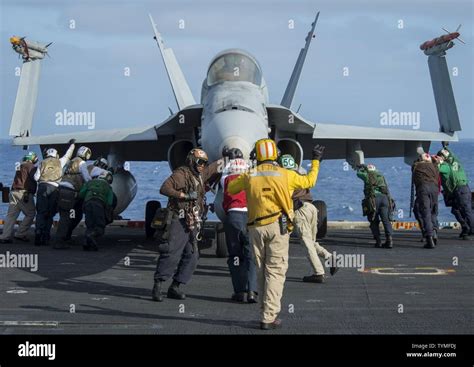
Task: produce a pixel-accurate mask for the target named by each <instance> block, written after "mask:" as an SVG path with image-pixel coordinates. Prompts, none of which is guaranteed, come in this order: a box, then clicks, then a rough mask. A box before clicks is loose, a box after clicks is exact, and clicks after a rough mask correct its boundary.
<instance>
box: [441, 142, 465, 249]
mask: <svg viewBox="0 0 474 367" xmlns="http://www.w3.org/2000/svg"><path fill="white" fill-rule="evenodd" d="M438 156H439V157H441V159H442V160H441V164H440V165H439V172H440V174H441V183H442V185H443V190H444V191H445V192H446V195H448V197H450V198H451V200H452V208H451V213H453V214H454V216H455V217H456V219H457V220H458V222H459V224H461V228H462V231H461V234H460V235H459V237H460V238H461V239H464V240H470V237H469V236H470V235H474V216H473V213H472V198H471V197H472V196H471V195H472V194H471V189H470V188H469V180H468V178H467V175H466V172H465V171H464V167H463V165H462V164H461V161H460V160H459V158H458V157H456V155H454V154H453V152H452V150H450V149H449V148H448V147H447V144H444V149H442V150H440V151H439V152H438Z"/></svg>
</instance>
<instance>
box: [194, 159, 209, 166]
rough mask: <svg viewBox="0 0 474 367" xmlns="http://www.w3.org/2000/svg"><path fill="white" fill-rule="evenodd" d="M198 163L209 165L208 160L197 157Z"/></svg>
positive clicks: (199, 164)
mask: <svg viewBox="0 0 474 367" xmlns="http://www.w3.org/2000/svg"><path fill="white" fill-rule="evenodd" d="M196 164H197V165H198V166H205V165H207V161H206V160H205V159H201V158H198V159H196Z"/></svg>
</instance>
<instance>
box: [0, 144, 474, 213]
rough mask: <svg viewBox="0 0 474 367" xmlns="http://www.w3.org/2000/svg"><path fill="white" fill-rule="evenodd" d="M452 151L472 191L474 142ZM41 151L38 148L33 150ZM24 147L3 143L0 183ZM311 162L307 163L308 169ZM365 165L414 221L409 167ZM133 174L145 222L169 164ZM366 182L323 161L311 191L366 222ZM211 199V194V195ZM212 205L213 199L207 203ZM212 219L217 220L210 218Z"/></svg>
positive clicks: (148, 165) (133, 208)
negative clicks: (379, 175) (382, 179)
mask: <svg viewBox="0 0 474 367" xmlns="http://www.w3.org/2000/svg"><path fill="white" fill-rule="evenodd" d="M440 148H441V145H440V144H438V143H434V144H433V145H432V148H431V152H432V153H435V152H437V151H438V150H439V149H440ZM450 148H452V149H453V151H454V152H455V154H456V155H457V156H458V157H459V158H460V159H461V162H462V163H463V164H464V168H465V170H466V172H467V174H468V178H469V180H470V187H471V189H472V188H474V185H473V179H474V161H473V158H474V154H473V153H474V140H463V141H461V142H458V143H452V144H451V145H450ZM32 150H34V151H37V152H38V151H39V150H38V148H37V147H36V148H32ZM23 154H24V151H23V150H22V148H21V147H13V146H11V145H9V144H7V143H5V142H3V143H2V144H0V182H2V183H3V184H4V185H11V182H12V179H13V175H14V170H15V163H16V162H19V161H20V160H21V158H22V157H23ZM308 163H309V162H306V161H305V162H304V165H305V166H306V165H307V164H308ZM366 163H373V164H375V166H376V167H377V168H378V169H379V170H380V171H381V172H382V173H383V174H384V175H385V178H386V180H387V182H388V185H389V189H390V192H391V193H392V196H393V197H394V199H395V201H396V203H397V209H398V210H399V212H398V216H399V219H400V220H414V218H413V217H412V218H409V205H410V183H411V171H410V167H409V166H408V165H406V164H405V163H404V162H403V159H402V158H384V159H368V160H366ZM130 171H131V172H132V173H133V175H134V176H135V178H136V180H137V185H138V192H137V196H136V197H135V199H134V201H133V202H132V203H131V204H130V206H129V207H128V208H127V209H126V210H125V211H124V212H123V213H122V216H123V217H124V218H127V219H135V220H143V219H144V217H145V204H146V202H147V201H148V200H158V201H160V202H161V203H162V205H164V204H166V198H165V197H164V196H162V195H160V193H159V189H160V186H161V183H162V182H163V181H164V180H165V179H166V177H168V175H169V174H170V169H169V167H168V163H167V162H130ZM362 190H363V183H362V181H361V180H360V179H358V178H357V176H356V174H355V171H353V170H352V169H351V168H350V167H349V166H347V164H345V161H344V160H323V162H322V163H321V169H320V173H319V177H318V181H317V183H316V186H315V187H314V188H313V189H312V193H313V196H314V198H315V199H318V200H324V201H325V202H326V205H327V208H328V219H329V220H350V221H360V220H365V217H363V216H362V209H361V205H360V202H361V199H362V196H363V192H362ZM209 199H212V195H210V196H209ZM439 200H440V203H439V208H440V210H439V220H440V221H454V220H455V219H454V217H453V216H452V214H451V213H450V209H449V208H446V207H445V206H444V203H443V200H442V196H441V195H440V197H439ZM208 202H210V200H208ZM7 208H8V204H0V218H3V217H4V216H5V214H6V211H7ZM210 218H215V217H213V216H210Z"/></svg>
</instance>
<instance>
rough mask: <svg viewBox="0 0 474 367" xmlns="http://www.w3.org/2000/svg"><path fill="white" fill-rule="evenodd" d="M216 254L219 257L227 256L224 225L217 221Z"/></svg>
mask: <svg viewBox="0 0 474 367" xmlns="http://www.w3.org/2000/svg"><path fill="white" fill-rule="evenodd" d="M216 256H217V257H221V258H222V257H227V256H229V253H228V251H227V244H226V242H225V232H224V225H223V224H222V223H218V224H217V226H216Z"/></svg>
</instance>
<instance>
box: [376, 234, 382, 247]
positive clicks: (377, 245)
mask: <svg viewBox="0 0 474 367" xmlns="http://www.w3.org/2000/svg"><path fill="white" fill-rule="evenodd" d="M375 247H376V248H382V241H381V240H380V236H378V237H375Z"/></svg>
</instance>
